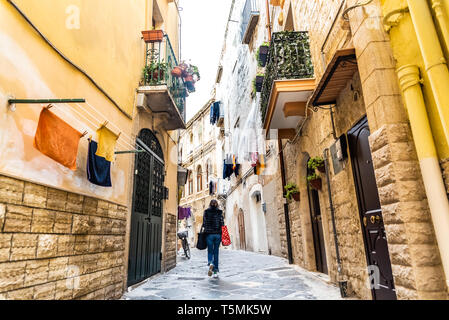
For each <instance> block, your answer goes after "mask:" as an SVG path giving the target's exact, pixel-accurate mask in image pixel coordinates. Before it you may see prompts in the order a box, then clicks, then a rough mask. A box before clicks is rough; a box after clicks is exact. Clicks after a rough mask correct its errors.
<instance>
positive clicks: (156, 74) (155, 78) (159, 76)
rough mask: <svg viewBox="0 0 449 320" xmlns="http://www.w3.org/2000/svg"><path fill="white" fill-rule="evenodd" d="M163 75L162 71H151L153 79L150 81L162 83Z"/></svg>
mask: <svg viewBox="0 0 449 320" xmlns="http://www.w3.org/2000/svg"><path fill="white" fill-rule="evenodd" d="M164 76H165V73H164V70H154V71H153V78H152V79H151V80H152V81H156V82H160V81H163V80H164V79H165V77H164Z"/></svg>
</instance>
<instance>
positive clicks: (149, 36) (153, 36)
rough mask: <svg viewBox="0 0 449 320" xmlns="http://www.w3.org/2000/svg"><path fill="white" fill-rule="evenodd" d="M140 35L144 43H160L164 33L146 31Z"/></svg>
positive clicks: (160, 31)
mask: <svg viewBox="0 0 449 320" xmlns="http://www.w3.org/2000/svg"><path fill="white" fill-rule="evenodd" d="M142 35H143V40H144V41H145V42H146V43H154V42H161V41H162V39H164V32H163V31H162V30H146V31H142Z"/></svg>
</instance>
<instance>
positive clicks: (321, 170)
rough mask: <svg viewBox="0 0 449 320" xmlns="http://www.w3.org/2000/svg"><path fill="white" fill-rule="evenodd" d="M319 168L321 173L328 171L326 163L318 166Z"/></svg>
mask: <svg viewBox="0 0 449 320" xmlns="http://www.w3.org/2000/svg"><path fill="white" fill-rule="evenodd" d="M316 168H317V169H318V171H319V172H321V173H325V172H326V167H325V166H324V164H322V165H321V166H319V167H316Z"/></svg>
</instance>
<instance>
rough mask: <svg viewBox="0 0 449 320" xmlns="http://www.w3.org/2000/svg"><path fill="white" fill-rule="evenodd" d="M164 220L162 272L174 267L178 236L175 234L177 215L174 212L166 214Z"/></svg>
mask: <svg viewBox="0 0 449 320" xmlns="http://www.w3.org/2000/svg"><path fill="white" fill-rule="evenodd" d="M166 219H167V220H166V221H165V233H166V235H165V239H166V240H165V250H163V253H164V254H165V258H164V259H163V260H164V263H165V268H164V272H167V271H169V270H171V269H173V268H174V267H176V242H177V239H178V236H177V235H176V221H177V217H176V215H174V214H170V213H169V214H167V215H166Z"/></svg>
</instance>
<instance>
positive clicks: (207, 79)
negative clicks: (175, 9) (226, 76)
mask: <svg viewBox="0 0 449 320" xmlns="http://www.w3.org/2000/svg"><path fill="white" fill-rule="evenodd" d="M231 2H232V0H180V1H179V6H180V8H182V9H181V10H182V11H181V12H180V14H181V23H182V26H181V38H182V39H181V56H182V57H181V58H182V60H185V61H187V62H190V63H192V64H194V65H196V66H198V68H199V71H200V75H201V80H200V81H198V82H197V83H196V84H195V89H196V92H193V93H190V95H189V97H188V98H187V121H189V120H190V119H191V118H192V117H193V116H194V115H195V114H196V113H197V112H198V111H199V110H200V109H201V108H202V107H203V106H204V105H205V104H206V103H207V101H209V99H210V98H211V93H212V89H213V86H214V83H215V78H216V75H217V70H218V62H219V59H220V54H221V49H222V47H223V41H224V32H225V29H226V23H227V20H228V16H229V10H230V7H231Z"/></svg>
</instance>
